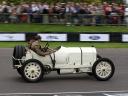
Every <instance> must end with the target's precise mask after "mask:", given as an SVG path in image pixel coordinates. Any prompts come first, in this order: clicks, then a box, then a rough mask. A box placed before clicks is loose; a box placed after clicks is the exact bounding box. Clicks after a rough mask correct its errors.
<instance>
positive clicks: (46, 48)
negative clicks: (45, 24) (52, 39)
mask: <svg viewBox="0 0 128 96" xmlns="http://www.w3.org/2000/svg"><path fill="white" fill-rule="evenodd" d="M48 47H49V43H48V42H47V43H46V44H45V46H44V48H43V49H44V51H45V52H46V51H47V50H48Z"/></svg>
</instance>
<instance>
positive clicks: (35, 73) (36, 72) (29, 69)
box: [22, 59, 44, 82]
mask: <svg viewBox="0 0 128 96" xmlns="http://www.w3.org/2000/svg"><path fill="white" fill-rule="evenodd" d="M43 70H44V68H43V65H42V63H41V62H40V61H38V60H35V59H30V60H28V61H26V62H25V63H24V64H23V66H22V73H23V78H24V79H25V80H26V81H27V82H38V81H40V80H41V79H42V78H43V75H44V71H43Z"/></svg>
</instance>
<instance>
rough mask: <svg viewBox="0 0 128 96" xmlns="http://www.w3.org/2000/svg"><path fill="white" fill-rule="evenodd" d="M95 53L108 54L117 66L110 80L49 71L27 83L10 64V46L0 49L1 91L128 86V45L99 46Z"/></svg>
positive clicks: (49, 91)
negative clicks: (40, 78)
mask: <svg viewBox="0 0 128 96" xmlns="http://www.w3.org/2000/svg"><path fill="white" fill-rule="evenodd" d="M97 51H98V53H99V54H100V55H101V56H103V57H107V58H110V59H111V60H112V61H113V62H114V64H115V67H116V70H115V74H114V76H113V77H112V78H111V79H110V80H109V81H97V80H96V79H95V78H94V77H93V76H88V75H87V74H86V73H83V74H77V75H76V74H68V75H61V76H60V75H58V74H57V73H56V72H51V73H50V74H49V75H46V76H45V77H44V80H42V81H41V82H39V83H26V82H25V81H24V80H23V79H22V78H21V76H20V75H19V74H18V73H17V71H16V70H14V69H13V68H12V61H11V56H12V52H13V49H11V48H1V49H0V93H56V92H91V91H124V90H128V49H98V50H97Z"/></svg>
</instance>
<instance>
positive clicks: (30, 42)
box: [28, 35, 41, 46]
mask: <svg viewBox="0 0 128 96" xmlns="http://www.w3.org/2000/svg"><path fill="white" fill-rule="evenodd" d="M37 40H38V41H41V37H40V36H39V35H36V36H32V37H31V38H30V39H29V40H28V46H31V44H32V43H33V42H35V41H37Z"/></svg>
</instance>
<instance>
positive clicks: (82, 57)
mask: <svg viewBox="0 0 128 96" xmlns="http://www.w3.org/2000/svg"><path fill="white" fill-rule="evenodd" d="M81 52H82V54H81ZM54 54H55V60H56V64H55V68H57V69H61V70H60V73H76V70H77V68H79V72H91V67H92V66H93V64H94V62H95V61H96V58H97V57H96V54H97V52H96V48H94V47H81V48H80V47H63V46H61V48H60V49H59V50H57V51H56V52H55V53H54ZM54 54H51V56H52V58H53V59H54ZM28 59H37V60H39V61H40V62H42V64H43V65H49V66H50V67H51V68H53V64H52V62H51V58H50V56H49V55H47V56H45V57H43V56H39V55H37V54H36V53H35V52H33V51H32V50H28V51H27V53H26V57H25V61H26V60H28Z"/></svg>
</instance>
